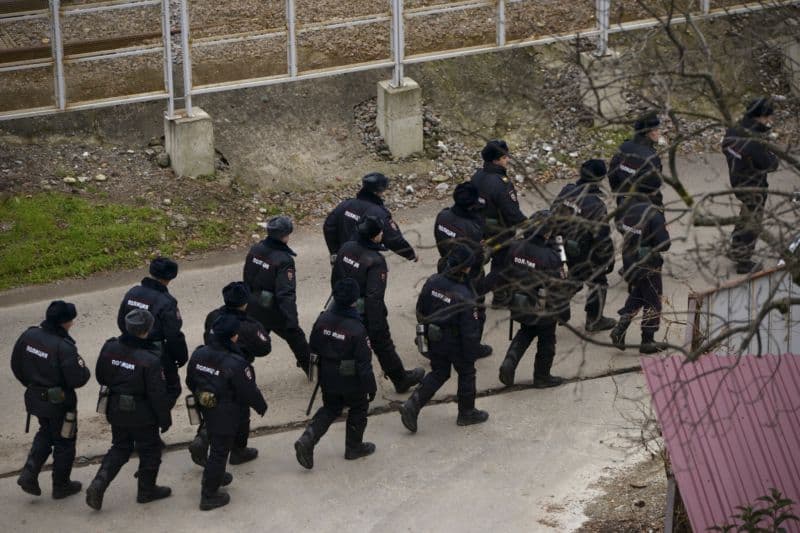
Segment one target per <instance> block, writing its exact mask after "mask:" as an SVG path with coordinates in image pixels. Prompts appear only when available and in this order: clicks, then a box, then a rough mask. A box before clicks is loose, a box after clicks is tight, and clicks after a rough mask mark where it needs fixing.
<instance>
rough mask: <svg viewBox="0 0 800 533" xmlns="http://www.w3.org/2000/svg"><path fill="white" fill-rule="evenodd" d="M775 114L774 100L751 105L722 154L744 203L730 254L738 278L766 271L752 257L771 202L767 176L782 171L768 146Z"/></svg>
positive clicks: (728, 137)
mask: <svg viewBox="0 0 800 533" xmlns="http://www.w3.org/2000/svg"><path fill="white" fill-rule="evenodd" d="M774 112H775V109H774V106H773V104H772V100H771V99H769V98H757V99H755V100H753V101H751V102H750V103H749V104H748V105H747V110H746V111H745V114H744V117H743V118H742V120H741V121H739V123H738V124H737V125H736V126H734V127H733V128H729V129H728V131H727V132H726V133H725V138H724V139H723V141H722V153H723V154H725V159H727V160H728V173H729V175H730V183H731V187H733V191H734V194H735V195H736V198H737V199H738V200H739V201H740V202H742V208H741V210H740V211H739V219H738V221H737V222H736V225H735V226H734V228H733V233H732V234H731V251H730V254H729V257H730V258H731V259H732V260H733V261H735V262H736V272H737V273H738V274H747V273H748V272H755V271H758V270H761V268H762V265H761V264H760V263H756V262H754V261H753V260H752V256H753V251H754V250H755V247H756V240H757V239H758V235H759V233H761V220H762V218H763V216H764V204H766V202H767V188H768V187H769V183H767V174H768V173H769V172H774V171H775V170H777V169H778V158H777V156H776V155H775V154H774V153H773V152H772V151H771V150H770V149H769V148H767V147H766V146H765V144H764V141H765V139H766V136H767V134H768V133H769V130H770V125H769V120H770V117H772V115H773V114H774ZM741 189H756V190H747V191H746V190H741ZM758 189H760V190H758Z"/></svg>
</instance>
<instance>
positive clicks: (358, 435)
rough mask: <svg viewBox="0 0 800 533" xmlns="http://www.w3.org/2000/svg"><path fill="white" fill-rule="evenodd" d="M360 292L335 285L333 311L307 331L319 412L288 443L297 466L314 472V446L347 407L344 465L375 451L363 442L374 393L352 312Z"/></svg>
mask: <svg viewBox="0 0 800 533" xmlns="http://www.w3.org/2000/svg"><path fill="white" fill-rule="evenodd" d="M360 294H361V291H360V289H359V287H358V283H357V282H356V281H355V280H354V279H352V278H344V279H341V280H339V281H337V282H336V285H335V286H334V288H333V306H332V307H331V308H330V309H329V310H327V311H324V312H323V313H322V314H321V315H320V316H319V318H317V321H316V322H315V323H314V327H313V329H312V330H311V349H312V351H313V352H314V353H315V354H317V355H319V358H320V359H319V385H320V387H321V388H322V407H320V408H319V409H318V410H317V412H316V413H315V414H314V418H312V419H311V423H310V424H309V425H308V427H306V430H305V431H304V432H303V434H302V435H301V436H300V438H299V439H297V442H295V443H294V449H295V453H296V456H297V462H298V463H300V464H301V465H302V466H303V467H305V468H309V469H310V468H313V467H314V446H315V445H316V444H317V443H318V442H319V440H320V439H321V438H322V436H323V435H324V434H325V432H326V431H328V428H329V427H330V425H331V424H332V423H333V421H334V420H336V419H337V418H338V417H339V415H341V414H342V410H343V409H344V408H345V407H347V408H348V411H347V425H346V426H345V453H344V458H345V459H348V460H352V459H358V458H360V457H365V456H367V455H371V454H372V453H374V452H375V445H374V444H373V443H371V442H364V440H363V439H364V430H365V429H366V427H367V410H368V409H369V402H371V401H372V400H374V399H375V393H376V392H377V390H378V387H377V384H376V383H375V374H373V372H372V353H371V352H370V349H369V343H368V342H367V330H366V328H365V327H364V324H362V323H361V316H360V315H359V313H358V311H357V310H356V308H355V304H356V301H357V300H358V298H359V296H360Z"/></svg>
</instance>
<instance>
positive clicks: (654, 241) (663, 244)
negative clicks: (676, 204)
mask: <svg viewBox="0 0 800 533" xmlns="http://www.w3.org/2000/svg"><path fill="white" fill-rule="evenodd" d="M649 226H650V235H651V237H650V239H649V245H650V247H652V248H654V251H657V252H666V251H667V250H669V247H670V246H671V244H672V242H671V241H670V238H669V232H668V231H667V222H666V220H665V219H664V215H663V214H661V213H660V212H657V213H656V214H655V215H653V216H652V217H651V218H650V222H649Z"/></svg>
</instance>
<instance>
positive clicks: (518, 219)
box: [494, 185, 527, 227]
mask: <svg viewBox="0 0 800 533" xmlns="http://www.w3.org/2000/svg"><path fill="white" fill-rule="evenodd" d="M498 188H499V191H498V194H495V198H494V205H496V206H497V210H498V211H499V212H500V216H501V217H502V218H503V222H505V224H506V225H507V226H509V227H510V226H516V225H518V224H522V223H523V222H525V220H527V219H526V217H525V215H523V214H522V211H520V208H519V203H517V202H516V201H515V200H514V199H513V198H512V197H511V191H509V190H507V189H506V187H505V185H502V186H501V187H498Z"/></svg>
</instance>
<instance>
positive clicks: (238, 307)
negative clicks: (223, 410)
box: [189, 281, 272, 466]
mask: <svg viewBox="0 0 800 533" xmlns="http://www.w3.org/2000/svg"><path fill="white" fill-rule="evenodd" d="M249 298H250V291H249V290H248V288H247V285H245V284H244V283H243V282H241V281H234V282H231V283H228V284H227V285H226V286H225V288H223V289H222V299H223V301H224V302H225V305H223V306H222V307H219V308H217V309H214V310H213V311H211V312H210V313H208V316H206V321H205V329H204V332H203V342H204V343H205V344H209V343H210V342H211V325H212V324H213V323H214V321H215V320H216V319H217V318H218V317H219V316H221V315H231V316H233V317H236V319H237V320H239V339H238V340H237V341H236V346H238V347H239V350H240V351H241V352H242V355H243V356H244V358H245V359H247V362H248V363H250V364H251V365H252V364H253V363H254V362H255V360H256V357H264V356H266V355H268V354H269V352H270V351H271V350H272V344H271V342H270V338H269V333H267V331H266V330H265V329H264V327H263V326H262V325H261V323H260V322H258V321H257V320H255V319H254V318H252V317H250V316H248V315H247V302H248V299H249ZM240 415H241V417H242V418H241V419H240V421H239V423H240V425H239V431H237V432H236V440H235V441H234V443H233V449H232V450H231V456H230V459H229V460H228V462H229V463H230V464H232V465H238V464H242V463H246V462H248V461H252V460H253V459H255V458H256V457H258V450H257V449H256V448H248V447H247V440H248V438H249V437H250V409H249V408H245V409H242V411H241V413H240ZM189 453H190V454H191V456H192V461H194V463H195V464H197V465H200V466H205V464H206V460H207V459H208V433H207V432H206V429H205V427H203V425H202V424H201V425H200V427H199V428H198V430H197V435H196V436H195V438H194V440H193V441H192V442H191V443H190V444H189Z"/></svg>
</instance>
